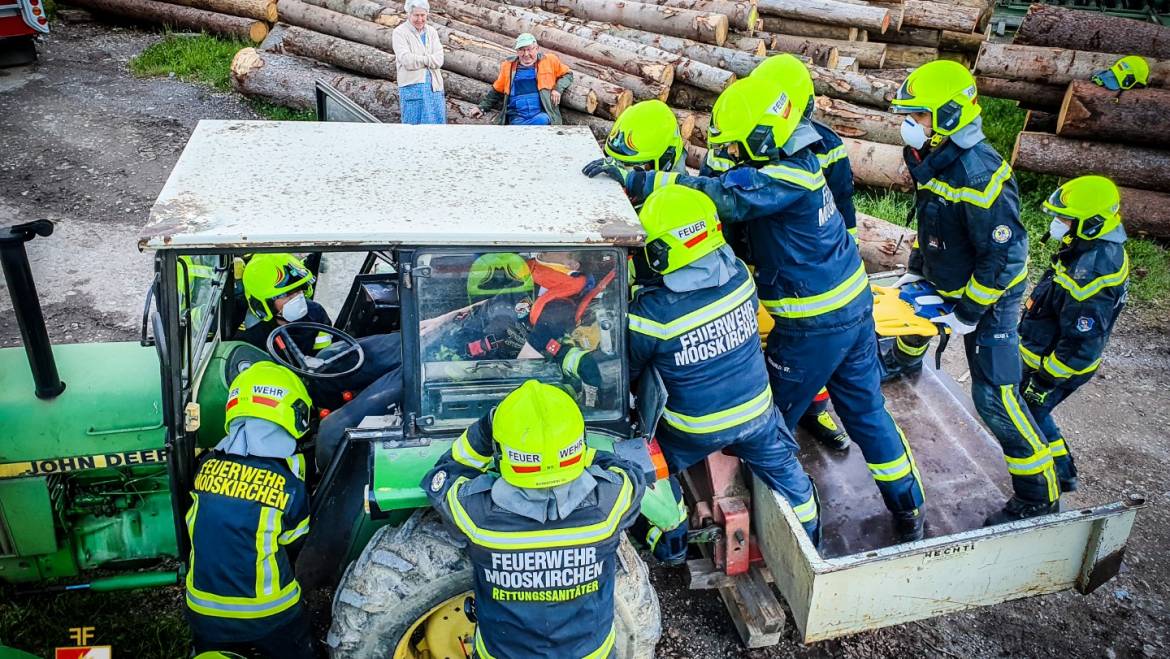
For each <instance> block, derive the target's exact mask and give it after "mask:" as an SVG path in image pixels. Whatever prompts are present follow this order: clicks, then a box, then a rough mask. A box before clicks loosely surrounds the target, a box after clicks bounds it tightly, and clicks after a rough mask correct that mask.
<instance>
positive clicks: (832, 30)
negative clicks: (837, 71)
mask: <svg viewBox="0 0 1170 659" xmlns="http://www.w3.org/2000/svg"><path fill="white" fill-rule="evenodd" d="M760 30H761V31H757V33H756V36H758V37H760V38H761V39H767V38H769V37H770V36H772V35H776V34H790V35H792V36H797V37H815V38H818V39H841V40H843V41H857V40H858V29H857V28H856V27H853V26H852V25H849V26H846V25H825V24H823V23H814V22H812V21H801V20H796V19H793V18H781V17H779V16H761V17H760ZM860 32H861V33H862V34H864V33H865V31H864V30H861V31H860Z"/></svg>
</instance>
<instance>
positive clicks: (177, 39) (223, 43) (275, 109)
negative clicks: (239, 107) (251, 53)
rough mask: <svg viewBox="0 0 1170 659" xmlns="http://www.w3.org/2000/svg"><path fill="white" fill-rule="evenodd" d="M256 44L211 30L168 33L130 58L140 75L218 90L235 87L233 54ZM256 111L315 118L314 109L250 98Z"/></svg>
mask: <svg viewBox="0 0 1170 659" xmlns="http://www.w3.org/2000/svg"><path fill="white" fill-rule="evenodd" d="M252 45H253V44H250V43H247V42H244V41H240V40H238V39H225V38H221V37H215V36H211V35H209V34H198V35H177V34H169V33H168V34H167V35H166V36H165V37H164V38H163V40H162V41H160V42H158V43H156V44H153V45H151V46H149V47H148V48H147V49H146V50H144V51H142V52H141V53H140V54H139V55H138V56H137V57H135V58H134V59H132V60H130V71H131V73H133V74H134V75H136V76H142V77H147V76H173V77H175V78H178V79H179V80H182V81H183V82H193V83H198V84H202V85H207V86H208V87H211V88H212V89H215V90H216V91H221V92H227V91H231V88H232V85H231V64H232V58H233V57H235V56H236V53H237V52H239V51H240V49H241V48H248V47H250V46H252ZM247 101H248V105H249V106H251V108H252V109H253V110H255V111H256V114H259V115H260V116H262V117H264V118H265V119H271V120H273V121H312V120H314V119H316V118H317V113H316V112H314V111H313V110H293V109H290V108H286V107H283V106H280V105H273V104H272V103H267V102H265V101H260V100H256V99H247Z"/></svg>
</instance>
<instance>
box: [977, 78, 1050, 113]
mask: <svg viewBox="0 0 1170 659" xmlns="http://www.w3.org/2000/svg"><path fill="white" fill-rule="evenodd" d="M975 87H976V88H977V89H978V90H979V94H980V95H982V96H989V97H991V98H1006V99H1009V100H1013V101H1018V102H1020V103H1026V104H1027V105H1028V107H1030V108H1036V109H1045V108H1048V109H1051V110H1053V111H1055V110H1056V109H1057V108H1059V107H1060V104H1061V102H1062V101H1063V100H1064V87H1061V86H1059V85H1046V84H1044V83H1042V82H1028V81H1026V80H1005V79H1003V78H988V77H985V76H976V77H975Z"/></svg>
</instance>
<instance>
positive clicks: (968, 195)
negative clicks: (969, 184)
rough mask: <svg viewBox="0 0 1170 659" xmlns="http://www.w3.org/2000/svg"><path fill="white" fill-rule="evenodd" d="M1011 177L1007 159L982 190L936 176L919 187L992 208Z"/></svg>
mask: <svg viewBox="0 0 1170 659" xmlns="http://www.w3.org/2000/svg"><path fill="white" fill-rule="evenodd" d="M1011 177H1012V168H1011V167H1010V166H1009V165H1008V164H1007V161H1006V160H1005V161H1003V162H1002V163H1000V165H999V169H997V170H995V173H994V174H992V175H991V180H990V181H988V182H987V186H986V187H985V188H983V189H982V190H976V189H975V188H965V187H960V188H953V187H951V186H949V185H947V184H946V183H943V182H942V181H940V180H938V179H936V178H932V179H930V180H929V181H927V182H926V183H920V184H918V189H919V190H929V191H931V192H933V193H935V194H936V195H938V196H940V197H942V198H943V199H946V200H947V201H953V202H955V203H959V202H963V203H967V204H971V205H973V206H978V207H979V208H991V205H992V204H993V203H995V200H996V199H998V198H999V195H1000V193H1001V192H1003V184H1004V183H1006V182H1007V180H1008V179H1010V178H1011Z"/></svg>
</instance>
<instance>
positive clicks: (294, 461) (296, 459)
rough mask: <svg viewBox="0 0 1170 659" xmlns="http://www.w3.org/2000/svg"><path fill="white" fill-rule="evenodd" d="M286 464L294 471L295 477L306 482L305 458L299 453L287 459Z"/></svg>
mask: <svg viewBox="0 0 1170 659" xmlns="http://www.w3.org/2000/svg"><path fill="white" fill-rule="evenodd" d="M285 462H287V463H288V468H289V469H290V470H291V471H292V473H293V475H294V476H296V477H297V478H299V479H301V480H305V456H303V455H301V454H300V453H297V454H295V455H291V456H289V457H287V458H285Z"/></svg>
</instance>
